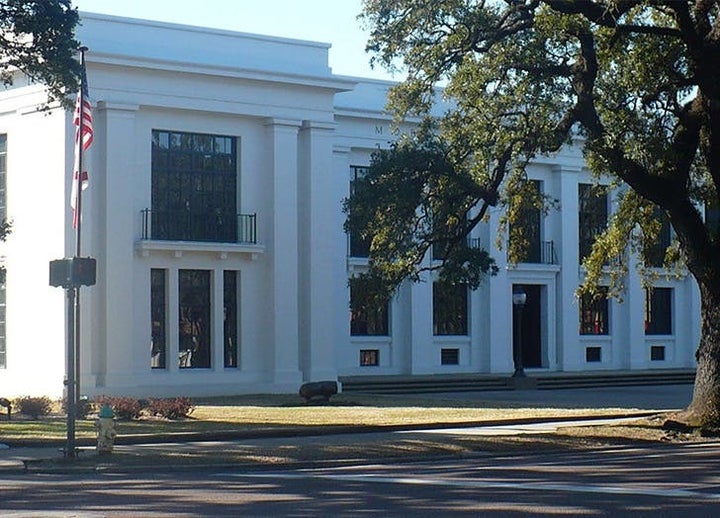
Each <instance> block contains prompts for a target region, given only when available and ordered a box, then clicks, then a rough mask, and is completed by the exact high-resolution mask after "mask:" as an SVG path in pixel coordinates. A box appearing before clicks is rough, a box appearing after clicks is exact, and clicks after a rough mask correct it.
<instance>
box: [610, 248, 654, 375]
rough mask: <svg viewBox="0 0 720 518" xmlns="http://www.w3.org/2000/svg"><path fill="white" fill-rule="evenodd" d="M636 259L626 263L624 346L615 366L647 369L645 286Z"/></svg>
mask: <svg viewBox="0 0 720 518" xmlns="http://www.w3.org/2000/svg"><path fill="white" fill-rule="evenodd" d="M637 263H638V260H637V258H636V257H635V256H631V257H630V261H629V264H628V278H627V292H626V299H625V301H624V302H623V304H624V306H625V313H626V315H627V325H626V329H627V334H626V336H625V337H624V338H625V340H624V341H625V343H626V344H627V346H626V352H625V356H624V358H623V363H622V364H620V365H616V366H615V367H616V368H623V367H625V368H629V369H638V370H640V369H647V368H648V365H649V362H650V350H649V348H648V345H647V343H646V338H647V337H646V336H645V288H644V287H643V285H642V279H641V278H640V274H639V273H638V271H637Z"/></svg>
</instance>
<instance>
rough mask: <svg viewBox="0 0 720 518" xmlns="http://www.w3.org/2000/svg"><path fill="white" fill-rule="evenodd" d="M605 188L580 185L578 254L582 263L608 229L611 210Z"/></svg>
mask: <svg viewBox="0 0 720 518" xmlns="http://www.w3.org/2000/svg"><path fill="white" fill-rule="evenodd" d="M600 189H604V187H603V186H599V185H593V184H587V183H580V184H578V254H579V256H580V261H581V262H582V261H583V260H584V259H585V258H586V257H588V256H589V255H590V252H592V246H593V244H594V243H595V240H596V239H597V237H598V236H599V235H600V234H601V233H602V232H603V231H604V230H605V229H606V228H607V223H608V217H609V210H608V195H607V192H605V191H603V192H598V191H599V190H600Z"/></svg>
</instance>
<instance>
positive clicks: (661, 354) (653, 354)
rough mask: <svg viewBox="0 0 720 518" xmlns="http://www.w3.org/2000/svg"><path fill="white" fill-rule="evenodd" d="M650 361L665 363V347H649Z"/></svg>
mask: <svg viewBox="0 0 720 518" xmlns="http://www.w3.org/2000/svg"><path fill="white" fill-rule="evenodd" d="M650 361H653V362H664V361H665V346H664V345H653V346H651V347H650Z"/></svg>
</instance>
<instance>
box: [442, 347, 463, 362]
mask: <svg viewBox="0 0 720 518" xmlns="http://www.w3.org/2000/svg"><path fill="white" fill-rule="evenodd" d="M459 363H460V351H459V350H458V349H441V350H440V364H441V365H458V364H459Z"/></svg>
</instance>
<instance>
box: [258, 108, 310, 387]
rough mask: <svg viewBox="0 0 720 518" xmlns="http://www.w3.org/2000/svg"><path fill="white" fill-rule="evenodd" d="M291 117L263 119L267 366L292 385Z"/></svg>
mask: <svg viewBox="0 0 720 518" xmlns="http://www.w3.org/2000/svg"><path fill="white" fill-rule="evenodd" d="M299 127H300V122H299V121H295V120H282V119H271V120H269V121H268V122H267V123H266V128H267V139H268V151H269V153H268V167H269V172H270V175H271V176H272V207H270V211H271V220H272V223H271V230H270V234H271V235H270V237H269V242H268V259H269V261H270V279H269V281H270V286H268V290H270V298H271V304H270V306H271V307H272V317H271V319H270V325H271V327H272V332H271V333H270V335H271V340H270V345H271V346H272V348H273V349H272V351H273V352H272V355H273V356H272V362H271V365H272V369H273V378H274V382H275V383H276V384H278V385H282V384H286V385H288V386H289V385H292V384H297V383H299V382H300V381H301V380H302V376H301V373H300V370H299V348H298V346H299V340H298V325H299V324H298V322H299V321H298V316H299V315H298V251H299V248H298V231H297V229H298V128H299Z"/></svg>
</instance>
